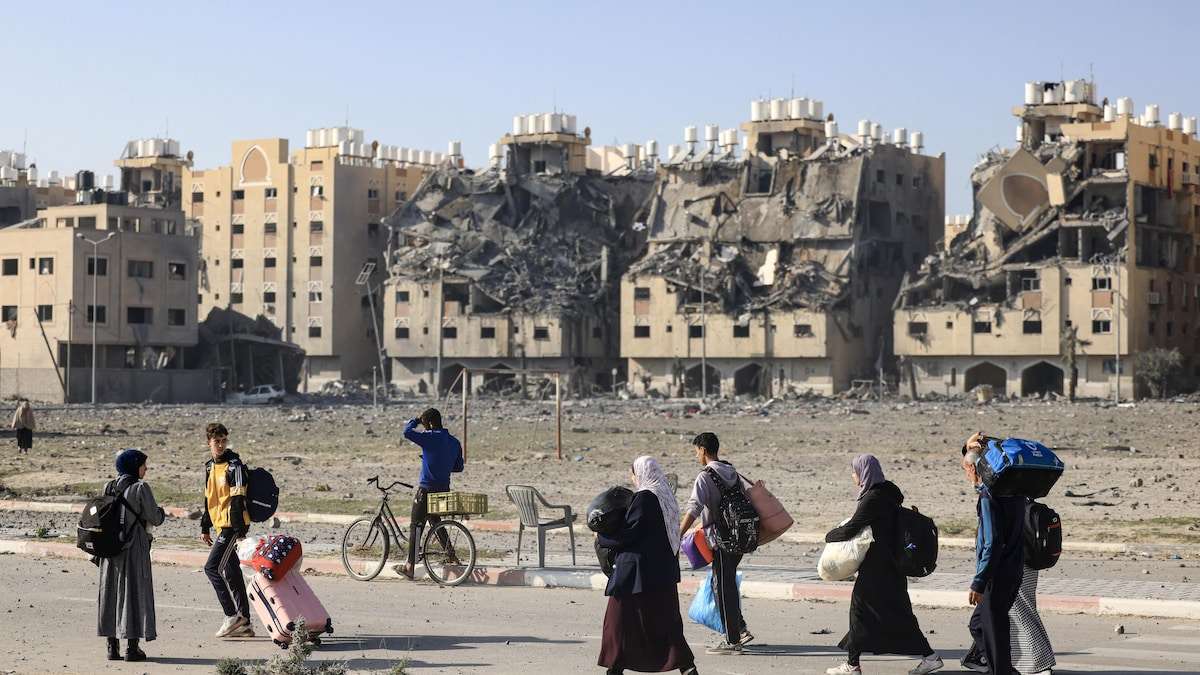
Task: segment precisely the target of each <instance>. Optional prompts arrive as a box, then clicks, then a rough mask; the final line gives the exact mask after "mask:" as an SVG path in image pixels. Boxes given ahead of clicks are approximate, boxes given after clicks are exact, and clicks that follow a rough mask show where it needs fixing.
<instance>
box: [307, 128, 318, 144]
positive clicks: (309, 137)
mask: <svg viewBox="0 0 1200 675" xmlns="http://www.w3.org/2000/svg"><path fill="white" fill-rule="evenodd" d="M315 140H317V135H316V134H315V133H313V130H312V129H309V130H308V131H306V132H304V147H306V148H311V147H312V146H313V141H315Z"/></svg>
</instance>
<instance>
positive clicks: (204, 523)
mask: <svg viewBox="0 0 1200 675" xmlns="http://www.w3.org/2000/svg"><path fill="white" fill-rule="evenodd" d="M205 436H206V437H207V439H208V451H209V454H210V455H211V457H210V458H209V460H208V462H207V463H205V465H204V515H203V516H202V517H201V518H200V541H203V542H204V543H205V544H207V545H208V546H211V547H212V550H211V551H210V552H209V554H208V562H207V563H205V565H204V574H205V575H206V576H207V577H208V580H209V581H210V582H211V583H212V585H213V590H214V591H216V593H217V602H220V603H221V609H222V610H223V611H224V612H225V622H224V623H222V624H221V627H220V628H219V629H217V633H216V636H217V637H219V638H226V637H254V628H253V627H251V625H250V603H249V602H248V601H247V600H246V582H245V581H244V580H243V579H242V570H241V567H240V566H239V562H238V557H237V551H236V550H235V549H236V548H237V542H238V540H239V539H243V538H245V536H246V533H247V532H248V531H249V530H250V514H249V513H247V512H246V468H245V467H244V466H243V465H242V460H241V458H240V457H238V455H237V453H236V452H234V451H232V450H229V449H228V448H227V447H226V446H227V444H228V442H229V430H228V429H226V428H225V425H224V424H220V423H217V422H214V423H212V424H209V425H208V427H206V428H205ZM213 528H216V530H217V538H216V539H215V540H214V539H213V538H212V534H210V530H212V529H213Z"/></svg>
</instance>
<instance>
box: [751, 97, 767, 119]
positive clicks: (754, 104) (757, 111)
mask: <svg viewBox="0 0 1200 675" xmlns="http://www.w3.org/2000/svg"><path fill="white" fill-rule="evenodd" d="M765 106H766V103H765V102H764V101H760V100H758V99H754V100H752V101H750V121H751V122H761V121H763V120H765V119H767V112H766V108H765Z"/></svg>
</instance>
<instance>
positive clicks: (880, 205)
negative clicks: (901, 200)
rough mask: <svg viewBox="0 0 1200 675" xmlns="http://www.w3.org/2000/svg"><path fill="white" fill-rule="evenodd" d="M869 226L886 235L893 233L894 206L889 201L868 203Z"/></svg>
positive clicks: (875, 231) (872, 229)
mask: <svg viewBox="0 0 1200 675" xmlns="http://www.w3.org/2000/svg"><path fill="white" fill-rule="evenodd" d="M867 228H868V229H869V230H871V232H874V233H876V234H881V235H884V236H887V235H890V234H891V233H892V208H891V206H890V205H889V204H888V203H887V202H880V201H871V202H870V203H869V204H868V206H867Z"/></svg>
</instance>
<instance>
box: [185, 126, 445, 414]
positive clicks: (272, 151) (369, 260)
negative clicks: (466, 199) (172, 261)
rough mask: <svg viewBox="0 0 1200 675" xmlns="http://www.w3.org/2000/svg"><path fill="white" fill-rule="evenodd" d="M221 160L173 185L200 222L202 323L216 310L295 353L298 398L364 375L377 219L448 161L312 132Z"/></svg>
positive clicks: (376, 270) (374, 317)
mask: <svg viewBox="0 0 1200 675" xmlns="http://www.w3.org/2000/svg"><path fill="white" fill-rule="evenodd" d="M230 159H231V161H230V163H229V164H228V165H225V166H219V167H216V168H211V169H204V170H188V171H187V172H186V173H185V175H184V177H183V181H184V183H185V185H186V188H185V190H186V194H185V199H184V210H185V212H186V213H187V215H188V217H189V218H190V219H194V220H195V221H196V222H198V223H200V225H201V227H200V230H201V241H202V246H201V251H202V261H201V269H200V296H199V297H200V315H201V316H208V314H209V313H210V312H211V311H212V310H213V309H214V308H220V309H227V310H230V311H232V312H235V313H239V314H244V315H246V316H249V317H259V316H262V317H265V318H266V319H267V320H268V321H270V322H271V323H273V324H275V325H276V326H278V327H279V328H280V330H281V333H280V336H279V340H281V341H282V342H285V343H289V344H292V343H294V344H297V345H299V346H300V348H301V349H303V351H304V354H305V357H306V358H305V361H304V367H303V375H302V378H301V380H300V389H301V390H302V391H315V390H319V389H320V388H321V386H322V385H324V384H326V383H328V382H331V381H335V380H341V379H355V378H366V379H370V377H371V369H372V367H378V364H379V358H378V357H377V352H378V350H379V342H378V341H377V339H376V337H375V330H376V326H377V325H378V322H379V321H380V320H381V313H380V310H379V307H380V302H379V300H380V298H379V296H378V290H379V288H380V286H381V284H382V282H383V278H384V274H383V269H382V262H381V258H382V256H383V250H384V247H385V245H386V241H387V233H386V232H385V229H384V227H383V226H382V221H383V218H384V216H386V215H387V214H389V213H391V212H392V211H393V210H394V209H395V207H396V205H397V204H399V203H403V202H404V200H406V199H407V198H408V196H409V195H411V194H412V192H413V190H415V189H416V187H417V185H418V184H419V183H420V180H421V178H422V177H423V176H424V173H425V171H427V170H428V169H429V168H430V167H431V166H432V165H433V164H434V163H435V162H441V161H447V158H445V157H443V156H441V155H440V153H433V152H431V151H427V150H421V151H418V150H413V149H410V148H400V147H396V146H391V145H382V144H380V143H378V142H373V143H366V142H365V138H364V133H363V131H362V130H361V129H354V128H350V127H332V128H320V129H310V130H309V131H308V133H307V134H306V137H305V143H304V147H303V148H300V149H298V150H296V151H292V152H290V151H289V144H288V140H287V139H286V138H264V139H255V140H239V141H235V142H234V143H233V144H232V148H231V153H230ZM368 266H369V267H371V268H372V270H371V271H369V272H367V273H366V274H365V276H364V274H363V272H364V269H365V268H366V267H368ZM360 278H361V279H360ZM360 280H361V281H362V282H363V283H359V282H360ZM368 288H370V289H371V290H372V293H374V295H373V296H371V297H368V295H367V289H368ZM237 381H238V382H239V383H244V382H246V381H248V380H246V379H245V378H241V379H238V380H237Z"/></svg>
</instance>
